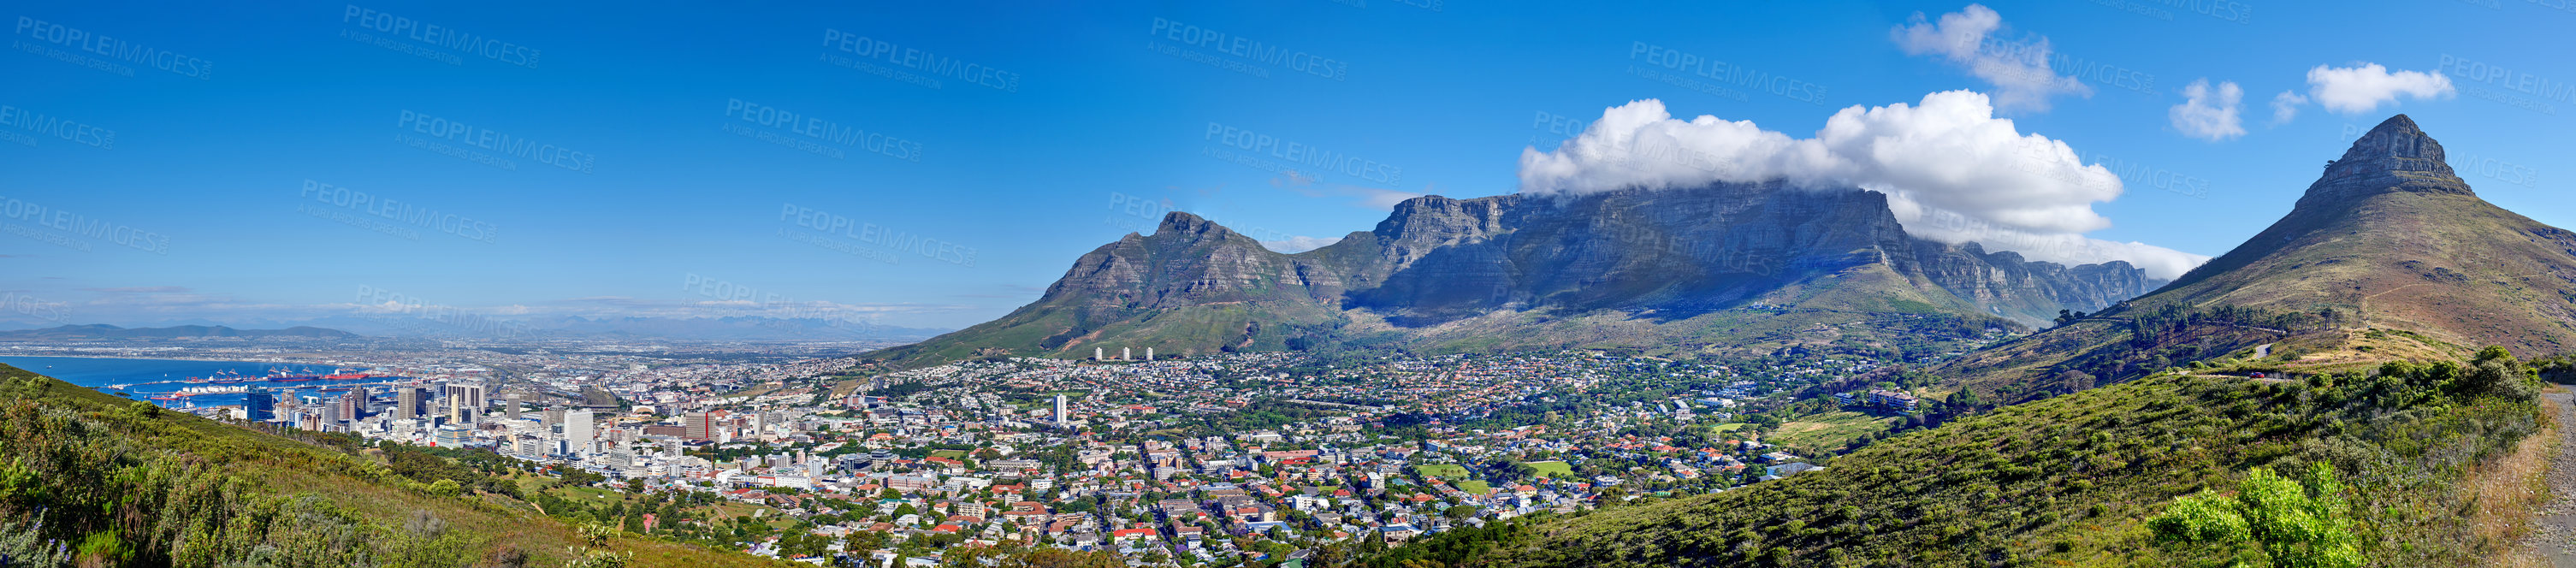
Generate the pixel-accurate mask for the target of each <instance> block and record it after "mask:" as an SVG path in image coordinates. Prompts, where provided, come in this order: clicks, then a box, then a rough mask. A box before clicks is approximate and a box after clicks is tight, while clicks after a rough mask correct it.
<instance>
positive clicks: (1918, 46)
mask: <svg viewBox="0 0 2576 568" xmlns="http://www.w3.org/2000/svg"><path fill="white" fill-rule="evenodd" d="M2003 27H2004V18H2003V15H2002V14H1997V13H1995V11H1994V9H1992V8H1987V7H1985V6H1984V5H1981V4H1969V5H1968V7H1967V8H1966V9H1963V10H1960V11H1958V12H1955V13H1949V14H1942V15H1941V20H1940V21H1938V22H1932V21H1926V20H1925V18H1924V15H1923V13H1922V12H1915V13H1914V18H1913V19H1912V20H1911V23H1910V24H1908V25H1905V26H1900V27H1897V28H1896V29H1895V30H1893V31H1892V32H1891V33H1890V35H1892V36H1894V37H1895V39H1896V45H1897V47H1900V48H1903V49H1904V50H1905V54H1906V55H1927V54H1929V55H1938V56H1940V57H1942V58H1944V59H1948V60H1949V61H1950V62H1951V63H1954V64H1958V65H1959V66H1962V67H1966V68H1968V74H1970V75H1974V76H1976V77H1977V78H1979V79H1984V80H1986V82H1988V83H1993V84H1994V86H1995V104H1996V105H1997V106H2001V107H2004V108H2006V109H2030V110H2038V111H2045V110H2048V97H2050V96H2054V95H2059V94H2072V95H2077V96H2084V97H2091V96H2093V87H2091V86H2088V85H2085V84H2084V82H2082V81H2079V80H2076V78H2074V77H2069V76H2062V75H2058V74H2057V72H2056V71H2054V70H2051V69H2049V67H2048V61H2049V55H2050V54H2049V52H2050V48H2049V45H2048V38H2045V37H2040V38H2036V39H2032V40H2030V41H2024V42H2017V43H2016V42H2008V41H2002V40H1997V39H1990V38H1989V37H1988V36H1990V35H1992V34H1994V33H1995V32H1997V31H2000V30H2002V29H2003Z"/></svg>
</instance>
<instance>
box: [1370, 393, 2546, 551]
mask: <svg viewBox="0 0 2576 568" xmlns="http://www.w3.org/2000/svg"><path fill="white" fill-rule="evenodd" d="M2567 368H2568V367H2567V365H2566V363H2564V362H2563V361H2549V362H2545V363H2541V364H2538V365H2525V364H2523V363H2521V362H2519V361H2516V360H2515V359H2514V358H2513V357H2512V356H2510V355H2508V354H2506V353H2504V351H2503V350H2501V349H2490V350H2488V351H2486V352H2483V353H2480V354H2479V355H2478V356H2477V357H2476V358H2475V359H2473V360H2470V361H2467V362H2465V363H2461V362H2443V363H2437V364H2432V365H2418V364H2412V363H2403V362H2399V363H2389V364H2386V365H2384V366H2382V367H2381V368H2378V369H2374V370H2371V371H2370V372H2364V373H2346V374H2334V375H2316V376H2313V377H2310V378H2308V379H2306V380H2304V381H2270V380H2254V379H2246V378H2242V377H2223V376H2209V375H2194V374H2189V373H2165V374H2159V375H2155V376H2151V377H2147V378H2145V379H2142V380H2138V381H2134V382H2129V383H2123V384H2118V385H2112V386H2107V387H2102V388H2097V389H2091V390H2086V391H2082V392H2077V393H2074V394H2071V395H2066V396H2060V397H2056V398H2050V399H2046V400H2041V401H2037V402H2032V403H2027V404H2022V405H2017V406H2010V407H2004V408H2001V409H1997V410H1995V411H1993V412H1990V413H1987V414H1982V415H1976V416H1969V417H1964V418H1960V419H1957V420H1955V421H1952V422H1950V423H1948V424H1945V425H1943V426H1941V427H1939V428H1933V429H1929V430H1916V431H1912V432H1909V433H1906V434H1902V435H1898V436H1896V437H1893V438H1889V439H1887V440H1884V441H1880V442H1878V443H1876V444H1872V445H1870V446H1869V447H1867V448H1864V449H1862V450H1860V451H1858V452H1855V453H1852V454H1850V455H1847V456H1843V457H1841V458H1837V459H1834V460H1831V461H1830V462H1828V463H1827V464H1826V465H1827V466H1828V467H1827V469H1825V470H1823V471H1816V472H1809V473H1803V474H1799V475H1797V476H1793V477H1791V478H1788V479H1783V480H1779V481H1774V482H1766V483H1762V484H1758V485H1755V486H1751V487H1747V488H1742V489H1737V490H1732V491H1727V492H1724V493H1719V494H1714V495H1704V496H1697V497H1691V498H1684V499H1676V500H1669V501H1663V502H1658V503H1652V504H1645V505H1630V506H1618V507H1611V508H1608V509H1604V510H1601V511H1597V512H1593V513H1590V514H1585V515H1580V516H1576V517H1573V518H1569V519H1564V520H1560V521H1556V522H1551V523H1546V524H1542V525H1539V526H1537V527H1534V528H1532V529H1530V530H1528V531H1527V532H1526V534H1525V536H1517V535H1518V534H1520V533H1515V534H1516V536H1514V537H1513V538H1507V539H1500V540H1499V541H1498V540H1497V539H1496V538H1495V535H1471V536H1473V537H1475V538H1473V539H1472V540H1473V542H1472V543H1462V542H1451V541H1452V540H1456V539H1451V538H1442V537H1446V536H1447V535H1442V537H1434V538H1431V539H1426V540H1424V541H1422V542H1418V543H1416V544H1414V545H1409V546H1406V547H1402V548H1399V549H1396V550H1395V551H1391V552H1389V553H1386V554H1384V555H1381V556H1384V557H1398V558H1402V559H1403V560H1404V561H1405V562H1406V563H1407V564H1409V565H1411V566H1913V567H1935V566H1996V565H2016V566H2017V565H2062V566H2228V565H2231V563H2234V562H2238V561H2249V562H2248V563H2246V564H2241V565H2243V566H2264V565H2267V564H2266V563H2265V561H2264V560H2263V558H2264V557H2263V556H2261V555H2259V554H2250V553H2249V551H2252V550H2256V549H2259V548H2260V547H2259V546H2258V545H2256V544H2244V545H2243V546H2237V544H2239V543H2234V542H2229V541H2222V540H2216V539H2212V540H2205V541H2191V542H2183V541H2178V540H2176V539H2175V538H2172V535H2170V534H2169V535H2167V536H2166V538H2159V537H2158V535H2157V532H2156V531H2155V530H2153V529H2151V528H2150V527H2149V523H2148V521H2149V519H2151V518H2154V517H2157V516H2159V515H2164V514H2166V513H2168V512H2169V510H2171V509H2173V508H2174V507H2176V505H2175V504H2176V503H2177V502H2178V501H2177V500H2178V499H2183V500H2184V501H2182V502H2187V503H2201V504H2203V505H2208V504H2210V503H2218V502H2220V501H2223V499H2222V498H2220V497H2217V496H2216V495H2218V493H2212V494H2210V495H2203V496H2201V497H2198V498H2196V499H2198V500H2197V501H2192V500H2188V499H2185V498H2186V497H2189V496H2193V495H2196V494H2200V493H2201V492H2203V491H2208V490H2217V491H2219V492H2225V491H2228V490H2231V489H2236V488H2238V487H2239V485H2240V482H2242V481H2244V480H2245V479H2246V478H2248V477H2249V476H2254V475H2258V474H2256V473H2255V472H2269V471H2282V472H2313V473H2311V474H2309V475H2310V478H2311V479H2326V480H2334V483H2331V484H2328V487H2330V489H2329V491H2331V492H2332V493H2334V494H2332V495H2327V494H2323V493H2320V494H2317V495H2312V497H2314V498H2317V499H2320V500H2327V499H2331V500H2334V502H2336V503H2348V504H2349V505H2348V507H2347V506H2343V505H2337V508H2336V510H2338V511H2345V513H2343V514H2346V515H2348V517H2349V518H2348V520H2345V521H2339V522H2343V523H2345V524H2342V525H2337V526H2342V527H2345V528H2344V529H2343V530H2346V531H2348V532H2349V534H2350V536H2351V540H2350V542H2349V543H2348V544H2349V546H2350V547H2351V548H2352V550H2355V551H2357V552H2358V557H2360V558H2365V559H2367V562H2368V564H2369V565H2375V566H2445V565H2471V564H2480V563H2482V562H2483V561H2484V560H2485V559H2488V558H2491V557H2492V556H2493V555H2495V554H2497V553H2499V552H2500V551H2501V550H2503V549H2505V548H2509V547H2510V538H2511V536H2512V535H2509V534H2505V533H2506V532H2508V531H2507V530H2505V529H2499V528H2498V527H2503V526H2508V525H2510V524H2511V523H2498V522H2488V521H2491V520H2492V519H2484V518H2473V517H2487V516H2493V515H2498V514H2509V513H2510V511H2509V510H2510V509H2513V508H2514V507H2517V506H2528V505H2529V504H2528V503H2520V504H2516V503H2505V502H2499V501H2497V500H2495V499H2493V498H2491V497H2490V498H2487V500H2486V501H2485V502H2482V501H2481V499H2482V491H2481V489H2480V488H2479V487H2478V485H2479V483H2480V482H2487V483H2491V484H2492V483H2505V484H2511V483H2514V481H2512V480H2505V481H2496V480H2492V479H2485V478H2482V477H2481V476H2480V474H2481V471H2482V469H2483V468H2484V467H2485V465H2484V464H2489V463H2490V462H2493V461H2495V460H2496V459H2497V458H2498V457H2500V456H2503V455H2506V454H2509V453H2512V452H2513V451H2514V450H2515V448H2516V447H2517V445H2518V444H2519V442H2521V441H2522V440H2523V439H2524V438H2525V437H2527V436H2529V435H2531V434H2533V433H2535V432H2537V431H2539V430H2540V429H2542V428H2543V427H2544V425H2545V420H2544V419H2543V416H2542V414H2541V412H2540V404H2539V402H2538V399H2537V393H2538V391H2539V388H2540V382H2539V381H2538V380H2537V376H2538V375H2540V374H2543V373H2547V374H2550V375H2553V376H2564V375H2565V373H2566V372H2567ZM2316 467H2323V468H2325V469H2324V470H2314V469H2312V468H2316ZM2259 475H2270V474H2269V473H2262V474H2259ZM2256 481H2263V480H2256ZM2257 485H2259V486H2264V487H2269V486H2271V485H2276V484H2268V483H2267V484H2257ZM2483 493H2484V494H2501V493H2516V494H2523V493H2529V492H2527V491H2523V492H2493V491H2488V492H2483ZM2525 499H2527V498H2525ZM2205 508H2206V507H2205ZM2247 514H2251V513H2247ZM2462 519H2467V520H2469V521H2471V522H2460V520H2462ZM2212 534H2221V533H2212ZM1459 538H1466V537H1459ZM2337 542H2341V541H2337ZM2302 546H2306V545H2302ZM2325 565H2333V564H2325Z"/></svg>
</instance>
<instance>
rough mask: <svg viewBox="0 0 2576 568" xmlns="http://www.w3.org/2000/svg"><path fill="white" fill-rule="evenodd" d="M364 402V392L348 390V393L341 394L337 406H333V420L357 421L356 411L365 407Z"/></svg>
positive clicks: (365, 398) (365, 397)
mask: <svg viewBox="0 0 2576 568" xmlns="http://www.w3.org/2000/svg"><path fill="white" fill-rule="evenodd" d="M366 400H367V395H366V394H365V391H360V390H358V389H349V392H347V393H342V394H341V395H340V401H339V404H336V405H334V406H335V407H336V408H335V411H336V413H335V414H333V419H335V420H339V421H341V422H349V421H354V420H357V419H358V410H359V409H360V408H363V407H365V406H366V404H367V403H366Z"/></svg>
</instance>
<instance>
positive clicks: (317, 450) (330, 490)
mask: <svg viewBox="0 0 2576 568" xmlns="http://www.w3.org/2000/svg"><path fill="white" fill-rule="evenodd" d="M30 377H34V373H31V372H28V371H25V370H22V369H18V368H15V367H9V366H6V365H0V390H5V391H7V392H5V393H0V395H5V396H0V399H24V400H30V401H33V402H35V403H36V404H38V405H41V406H45V407H51V408H59V409H64V410H69V411H72V412H75V413H79V414H83V415H87V416H91V417H93V418H102V417H107V416H112V415H114V414H115V413H117V412H119V411H120V410H122V409H125V408H129V407H132V406H133V405H136V404H140V403H137V402H134V401H128V400H125V399H121V398H117V397H114V396H110V395H107V394H105V393H100V392H98V391H96V390H91V389H88V388H82V387H80V386H77V385H73V384H71V383H66V382H62V381H59V380H55V379H52V378H37V380H36V381H35V382H33V384H36V385H40V386H37V387H35V388H33V389H30V388H26V387H24V386H22V385H24V384H28V379H29V378H30ZM150 421H151V423H149V424H146V425H142V426H140V427H138V426H136V425H133V424H122V425H120V426H119V427H118V428H117V430H116V433H117V435H118V436H120V437H123V438H125V439H126V440H127V441H129V442H131V443H134V444H136V445H138V446H141V447H143V448H146V449H152V450H159V451H165V452H170V453H172V454H177V455H181V456H184V457H186V458H189V459H197V460H206V461H208V462H211V463H214V464H216V465H217V466H218V467H221V468H223V469H224V470H226V471H227V472H228V473H230V474H232V475H237V476H240V477H243V478H245V479H249V480H252V481H254V482H257V483H260V484H262V485H264V490H265V491H266V492H271V493H276V494H285V495H311V496H316V497H319V498H321V499H324V500H326V501H329V502H331V503H334V504H336V505H339V506H341V507H343V508H346V509H349V510H352V511H356V512H358V513H360V514H362V515H364V516H366V517H368V518H369V519H370V520H373V521H376V522H379V523H384V524H387V525H389V526H401V524H402V523H403V522H404V520H405V519H407V518H408V517H409V516H410V515H411V514H412V513H413V512H414V511H428V512H430V513H431V514H434V515H436V516H437V517H438V518H440V519H442V520H445V521H446V522H447V523H448V526H449V527H450V528H451V530H462V531H465V532H467V533H471V534H473V535H476V536H478V537H480V538H481V540H484V543H483V545H484V547H485V548H487V549H489V548H497V547H501V546H509V547H513V548H516V549H518V550H520V551H524V552H526V553H528V555H529V557H530V562H529V564H530V565H532V566H548V565H555V564H559V563H561V562H562V561H563V559H564V556H565V548H566V547H569V546H578V545H579V543H580V542H581V540H580V537H579V536H578V535H576V534H575V533H574V532H573V530H572V529H571V527H567V526H564V525H563V524H562V523H560V522H556V521H555V520H554V519H551V518H548V517H545V516H543V515H539V514H537V513H536V512H535V511H534V510H532V509H526V508H523V507H524V504H521V503H518V502H516V501H513V500H508V498H506V497H501V498H499V499H501V500H503V501H504V502H507V503H508V504H509V505H507V506H496V505H490V504H488V503H487V502H484V501H482V500H481V499H478V498H472V497H467V498H441V497H435V496H431V495H427V494H423V493H419V492H414V491H411V490H408V489H403V488H400V487H396V486H394V485H390V484H387V483H385V482H381V481H376V480H373V479H368V478H366V477H365V475H366V474H365V473H364V472H366V471H368V470H369V469H370V468H373V467H375V462H372V461H368V460H366V459H363V458H359V457H356V456H351V455H348V454H345V453H341V452H338V451H335V450H330V449H326V448H322V447H317V446H313V445H310V444H306V443H303V442H298V441H294V440H289V439H286V438H281V437H277V436H272V435H268V434H264V433H260V432H255V431H252V430H248V429H244V428H241V427H237V426H233V425H229V424H223V423H219V422H215V421H211V420H206V419H203V418H198V417H196V416H194V415H189V414H185V413H179V412H161V413H158V416H157V417H155V418H151V419H150ZM612 547H613V548H614V549H616V550H618V551H620V552H633V553H635V555H636V557H635V565H638V566H676V565H690V566H771V565H775V563H774V562H773V561H770V560H766V559H761V558H757V557H752V556H748V555H743V554H738V553H727V552H717V551H709V550H702V549H697V548H694V547H688V546H681V545H675V544H669V543H661V542H654V541H650V540H645V539H641V538H633V537H632V536H631V535H630V537H629V538H621V539H617V540H616V541H615V544H614V545H613V546H612ZM478 556H479V554H478Z"/></svg>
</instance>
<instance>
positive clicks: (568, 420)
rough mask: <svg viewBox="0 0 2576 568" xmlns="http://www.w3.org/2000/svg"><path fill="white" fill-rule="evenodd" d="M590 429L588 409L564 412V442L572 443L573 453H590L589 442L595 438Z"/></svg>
mask: <svg viewBox="0 0 2576 568" xmlns="http://www.w3.org/2000/svg"><path fill="white" fill-rule="evenodd" d="M592 427H593V426H592V424H591V421H590V410H589V409H581V410H568V411H565V412H564V441H567V442H571V443H572V451H573V453H576V454H587V453H590V447H591V445H590V442H591V440H592V439H593V438H594V437H595V436H596V434H595V433H594V432H592V431H591V428H592Z"/></svg>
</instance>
